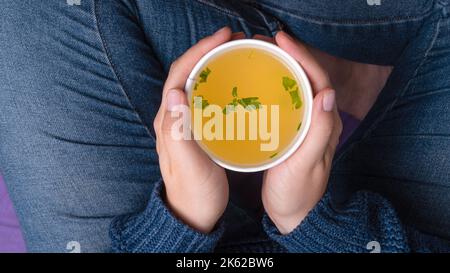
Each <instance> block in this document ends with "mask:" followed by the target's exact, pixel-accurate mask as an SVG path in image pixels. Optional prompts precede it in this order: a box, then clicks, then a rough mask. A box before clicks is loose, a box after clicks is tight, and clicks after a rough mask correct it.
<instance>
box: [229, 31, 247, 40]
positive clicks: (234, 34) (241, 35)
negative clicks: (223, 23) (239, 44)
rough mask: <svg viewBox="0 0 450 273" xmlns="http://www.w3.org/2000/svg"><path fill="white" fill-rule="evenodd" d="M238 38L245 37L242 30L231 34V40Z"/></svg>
mask: <svg viewBox="0 0 450 273" xmlns="http://www.w3.org/2000/svg"><path fill="white" fill-rule="evenodd" d="M240 39H245V33H244V32H236V33H233V34H232V35H231V40H240Z"/></svg>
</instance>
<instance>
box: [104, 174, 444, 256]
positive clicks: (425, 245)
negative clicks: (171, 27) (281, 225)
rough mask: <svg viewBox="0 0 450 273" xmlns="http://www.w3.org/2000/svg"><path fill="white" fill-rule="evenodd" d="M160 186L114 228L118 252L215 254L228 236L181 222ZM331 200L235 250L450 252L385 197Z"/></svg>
mask: <svg viewBox="0 0 450 273" xmlns="http://www.w3.org/2000/svg"><path fill="white" fill-rule="evenodd" d="M163 191H164V187H163V183H162V182H159V183H157V185H156V186H155V189H154V191H153V193H152V196H151V198H150V201H149V204H148V206H147V207H146V209H145V210H144V211H142V212H140V213H137V214H134V215H128V216H122V217H117V218H116V219H115V220H114V221H113V222H112V224H111V230H110V237H111V240H112V250H113V251H114V252H152V253H155V252H164V253H167V252H169V253H174V252H176V253H179V252H214V251H215V249H216V246H217V243H218V241H219V240H220V238H221V237H222V235H223V232H224V229H225V225H224V223H223V220H221V221H220V222H219V223H218V225H217V228H216V229H215V230H214V231H213V232H211V233H209V234H203V233H200V232H198V231H195V230H193V229H192V228H190V227H189V226H187V225H186V224H184V223H183V222H182V221H180V220H179V219H177V218H176V217H175V216H174V215H173V214H172V213H171V212H170V211H169V209H168V208H167V206H166V205H165V204H164V201H163V198H162V193H163ZM330 203H331V202H330V200H329V197H328V196H327V195H326V196H325V197H324V198H323V199H322V200H321V201H320V202H319V203H318V204H317V206H316V207H315V208H314V209H313V210H312V211H311V212H310V213H309V214H308V216H307V217H306V218H305V219H304V220H303V221H302V222H301V223H300V224H299V225H298V226H297V228H296V229H295V230H294V231H292V232H291V233H290V234H287V235H281V234H280V233H279V231H278V230H277V228H276V227H275V225H274V224H273V223H272V222H271V221H270V219H269V217H268V216H267V215H265V216H264V217H263V220H262V226H263V228H264V231H265V232H266V233H267V235H268V237H269V238H270V239H271V241H269V243H268V242H261V243H259V244H258V243H256V244H255V243H253V244H245V243H242V245H237V246H235V248H234V250H235V251H241V252H258V253H261V252H295V253H297V252H365V253H367V252H369V250H368V249H367V247H368V243H369V242H372V241H376V242H377V243H379V244H380V250H381V252H410V251H414V252H429V251H445V252H449V251H450V245H449V244H448V242H446V241H443V240H440V239H436V238H435V237H431V236H427V235H424V234H421V233H419V232H417V231H414V230H412V229H409V228H406V227H404V226H402V223H401V222H400V220H399V218H398V216H397V215H396V212H395V210H394V209H393V208H392V206H391V205H390V203H389V202H388V201H387V200H385V199H384V198H382V197H381V196H379V195H377V194H374V193H370V192H357V193H355V194H354V195H353V197H352V198H351V199H350V200H349V201H348V202H347V203H346V204H345V206H342V207H339V208H338V209H337V208H333V207H332V206H331V204H330Z"/></svg>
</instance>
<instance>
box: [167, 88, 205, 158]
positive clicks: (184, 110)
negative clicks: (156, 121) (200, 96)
mask: <svg viewBox="0 0 450 273" xmlns="http://www.w3.org/2000/svg"><path fill="white" fill-rule="evenodd" d="M166 109H167V110H166V111H165V113H164V116H163V117H162V123H161V128H160V129H159V130H158V137H159V139H160V141H161V142H162V143H161V145H164V150H165V153H164V154H163V155H162V156H163V157H168V158H170V161H171V163H172V164H174V166H176V164H178V163H180V164H184V163H186V162H179V161H183V160H186V159H187V158H189V160H196V159H200V157H204V156H205V155H204V153H202V152H201V150H200V147H199V146H198V145H197V143H195V141H194V140H191V138H187V137H188V136H189V137H190V136H191V132H190V129H189V127H188V126H186V127H184V129H185V130H186V131H185V132H186V133H187V134H183V127H182V126H183V124H188V123H189V121H190V116H189V113H190V112H189V107H188V102H187V98H186V95H185V93H184V92H183V91H182V90H179V89H171V90H168V92H167V95H166ZM183 119H187V120H183ZM183 121H184V122H183ZM186 121H187V123H186ZM177 162H178V163H177Z"/></svg>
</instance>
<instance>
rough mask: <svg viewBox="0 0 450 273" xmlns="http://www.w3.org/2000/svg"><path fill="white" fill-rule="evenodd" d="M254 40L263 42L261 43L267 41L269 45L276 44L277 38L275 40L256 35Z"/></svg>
mask: <svg viewBox="0 0 450 273" xmlns="http://www.w3.org/2000/svg"><path fill="white" fill-rule="evenodd" d="M253 39H256V40H261V41H265V42H268V43H272V44H275V38H273V37H268V36H265V35H261V34H256V35H254V36H253Z"/></svg>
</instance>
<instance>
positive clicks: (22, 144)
mask: <svg viewBox="0 0 450 273" xmlns="http://www.w3.org/2000/svg"><path fill="white" fill-rule="evenodd" d="M3 2H4V3H3V4H2V9H1V10H0V26H1V28H0V60H1V61H0V71H1V73H0V113H1V115H0V168H1V169H2V172H3V174H4V176H5V181H6V184H7V186H8V188H9V191H10V195H11V198H12V200H13V202H14V204H15V207H16V210H17V212H18V216H19V219H20V222H21V225H22V228H23V231H24V236H25V239H26V243H27V247H28V250H29V251H35V252H37V251H56V252H63V251H66V245H67V243H68V242H70V241H77V242H79V243H80V245H81V251H83V252H94V251H107V250H108V249H109V245H110V242H109V238H108V226H109V224H110V222H111V219H112V218H113V217H115V216H117V215H123V214H129V213H133V212H136V211H140V210H142V209H143V208H144V207H145V206H146V203H147V201H148V198H149V197H150V192H151V190H152V186H153V184H154V183H155V182H156V181H158V179H159V177H160V174H159V168H158V161H157V155H156V151H155V139H154V133H153V131H152V126H151V124H152V120H153V117H154V115H155V114H156V111H157V109H158V106H159V102H160V95H161V93H160V92H161V89H162V85H163V82H164V79H165V77H166V73H167V71H168V68H169V66H170V64H171V63H172V62H173V61H174V60H175V59H176V58H177V57H178V56H180V55H181V54H182V53H183V52H184V51H185V50H186V49H188V48H189V47H190V46H191V45H193V44H194V43H195V42H196V41H198V40H199V39H200V38H202V37H203V36H205V35H209V34H211V33H213V32H215V31H216V30H217V29H219V28H220V27H222V26H225V25H229V26H231V27H232V28H233V30H234V31H244V32H245V33H246V34H247V35H249V36H250V35H253V34H256V33H259V34H265V35H273V34H275V33H276V32H277V31H278V30H279V29H280V28H285V29H286V30H287V31H289V32H291V33H292V34H294V35H295V36H296V37H297V38H299V39H301V40H303V41H305V42H307V43H309V44H311V45H313V46H315V47H317V48H320V49H322V50H324V51H326V52H329V53H331V54H334V55H337V56H340V57H345V58H348V59H352V60H357V61H361V62H369V63H377V64H391V65H394V66H395V69H394V72H393V74H392V76H391V78H390V79H389V81H388V83H387V85H386V87H385V89H384V90H383V91H382V94H381V95H380V96H379V99H378V101H377V102H376V104H375V106H374V107H373V109H372V110H371V112H370V113H369V115H368V116H367V118H366V119H365V120H364V121H363V123H362V125H361V126H360V127H359V128H358V129H357V130H356V131H355V133H354V134H353V136H352V137H351V139H350V141H349V142H348V143H347V144H346V145H344V147H342V149H341V152H340V153H339V154H338V155H337V157H336V159H335V163H334V168H333V172H332V176H331V178H330V189H331V190H332V191H333V192H336V194H335V196H336V204H339V201H340V200H341V198H345V196H346V195H347V193H348V192H351V191H352V190H354V189H358V188H365V189H370V190H373V191H376V192H379V193H381V194H382V195H383V196H385V197H387V198H389V200H390V201H391V202H393V203H394V204H395V205H396V208H397V209H398V210H399V212H400V215H401V216H402V220H404V221H405V223H407V224H408V225H410V226H411V227H414V228H417V229H418V230H420V231H421V232H425V233H429V234H432V235H436V236H440V237H443V238H450V161H449V160H448V158H449V155H450V108H449V105H450V80H449V78H448V75H450V20H449V10H450V8H449V6H448V1H425V0H421V1H415V2H414V3H412V2H410V1H407V0H402V1H398V0H397V1H382V5H381V6H368V5H367V3H366V1H359V0H346V1H339V3H342V4H339V5H338V4H336V3H334V2H333V3H330V2H331V1H322V2H320V4H319V3H318V2H319V1H312V0H308V1H295V0H289V1H275V0H262V1H249V0H245V1H244V0H241V1H238V0H232V1H219V0H189V1H181V0H178V1H177V0H169V1H168V0H134V1H133V0H120V1H119V0H115V1H114V0H101V1H100V0H99V1H94V0H81V5H80V6H78V5H73V6H71V5H67V3H66V0H58V1H56V0H55V1H31V0H23V1H14V0H6V1H3ZM180 167H182V166H180ZM229 175H230V177H235V176H239V175H237V174H233V173H229ZM259 175H260V174H254V175H253V177H250V178H248V177H244V178H242V176H239V177H240V178H241V181H246V180H248V179H254V178H257V177H259ZM239 177H238V178H236V179H233V181H234V180H236V181H239ZM231 184H232V185H233V182H231ZM257 186H258V184H257V183H255V187H257ZM232 187H233V186H232ZM255 190H256V189H255ZM232 199H237V197H235V196H232ZM260 209H261V207H260V206H255V208H250V210H254V211H249V208H248V207H245V206H240V205H239V204H238V203H237V202H233V203H231V204H230V206H229V209H228V210H227V212H226V218H227V219H228V221H227V223H228V224H229V226H228V227H227V233H226V234H225V236H224V238H223V242H222V244H221V245H222V247H223V248H226V247H227V246H232V245H233V244H234V243H235V242H236V241H244V240H245V241H248V242H252V241H255V242H256V241H263V240H267V237H266V236H265V234H264V233H263V232H262V231H261V225H260V223H259V219H258V218H257V216H255V215H257V213H255V211H259V210H260Z"/></svg>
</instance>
